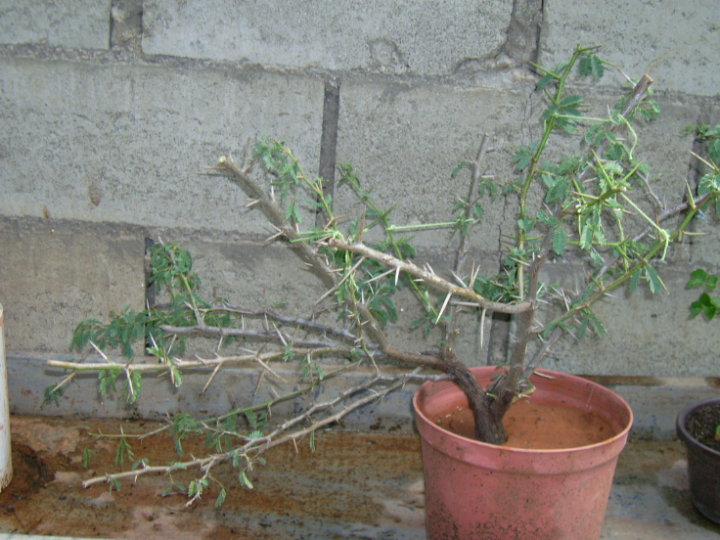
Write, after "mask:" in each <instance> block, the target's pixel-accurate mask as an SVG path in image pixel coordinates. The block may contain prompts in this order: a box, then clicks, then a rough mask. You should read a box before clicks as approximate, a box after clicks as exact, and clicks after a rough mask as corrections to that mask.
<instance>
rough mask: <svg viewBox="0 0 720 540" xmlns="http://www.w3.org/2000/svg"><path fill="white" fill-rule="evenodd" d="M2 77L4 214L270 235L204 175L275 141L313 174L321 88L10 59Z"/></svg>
mask: <svg viewBox="0 0 720 540" xmlns="http://www.w3.org/2000/svg"><path fill="white" fill-rule="evenodd" d="M0 74H1V75H0V87H1V89H2V94H1V96H2V97H0V103H2V109H0V110H2V111H3V112H2V113H0V114H2V121H3V125H4V126H5V129H4V130H3V134H2V135H0V156H2V157H1V158H0V162H1V163H2V166H1V167H2V178H3V185H4V195H5V196H4V197H3V198H2V201H0V214H3V215H14V216H27V215H29V216H40V215H42V214H43V213H47V212H49V214H50V215H51V216H53V217H57V218H66V219H82V220H86V221H91V222H101V221H115V222H124V223H129V224H138V223H141V224H143V225H145V226H167V227H187V228H193V229H194V228H215V229H219V230H237V229H243V230H246V231H251V232H255V233H258V234H259V233H263V234H265V233H267V232H268V230H269V229H268V228H267V227H266V226H265V224H264V223H262V222H260V223H258V220H257V218H256V216H255V215H254V214H252V215H251V214H248V212H247V211H246V210H245V203H246V202H247V197H245V195H244V194H243V193H241V192H240V190H239V189H238V188H237V187H235V186H234V185H232V184H230V183H229V182H228V181H226V180H225V179H222V178H217V177H208V176H205V175H204V173H206V172H208V167H212V166H214V165H216V163H217V159H218V157H219V156H220V155H223V154H228V153H230V154H233V155H235V156H238V155H239V154H241V150H242V148H243V145H244V142H245V139H246V138H248V137H251V138H257V137H259V136H262V135H267V136H270V137H278V138H284V140H285V141H287V142H288V144H289V145H291V146H292V147H293V149H294V150H295V152H296V153H297V156H298V157H299V158H300V159H301V161H302V162H303V164H304V165H305V166H306V168H307V174H308V175H310V176H314V175H316V174H317V172H316V171H317V166H318V161H319V143H320V129H321V125H322V120H321V118H322V102H323V85H322V83H321V82H320V81H318V80H316V79H311V78H307V77H303V76H295V75H284V74H274V73H267V72H262V71H258V70H253V69H247V70H240V71H233V72H228V71H226V70H225V69H222V68H218V69H204V68H201V67H190V66H186V67H182V68H179V69H178V68H176V67H166V66H162V65H155V66H142V65H128V64H117V63H115V64H87V63H80V62H62V61H54V62H45V61H38V60H33V59H14V58H7V59H3V61H2V62H1V63H0ZM238 157H239V156H238ZM44 207H46V209H47V210H44V209H43V208H44Z"/></svg>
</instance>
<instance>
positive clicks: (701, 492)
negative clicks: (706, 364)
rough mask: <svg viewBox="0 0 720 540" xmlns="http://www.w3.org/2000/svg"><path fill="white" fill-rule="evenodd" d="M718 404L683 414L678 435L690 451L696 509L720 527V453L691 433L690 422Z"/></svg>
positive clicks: (716, 401)
mask: <svg viewBox="0 0 720 540" xmlns="http://www.w3.org/2000/svg"><path fill="white" fill-rule="evenodd" d="M712 404H716V405H718V406H720V398H714V399H708V400H705V401H701V402H700V403H695V404H694V405H691V406H690V407H688V408H686V409H685V410H684V411H682V412H681V413H680V414H679V415H678V418H677V424H676V427H677V434H678V437H680V440H681V441H683V442H684V443H685V447H686V448H687V462H688V479H689V480H690V497H691V498H692V502H693V505H695V508H697V509H698V511H699V512H700V513H701V514H703V515H704V516H705V517H707V518H708V519H710V520H711V521H714V522H715V523H720V452H718V451H717V450H714V449H712V448H710V447H709V446H706V445H704V444H703V443H701V442H700V441H698V440H697V439H696V438H695V437H693V436H692V435H691V434H690V432H689V431H688V429H687V426H688V419H689V418H690V417H691V416H692V415H693V413H694V412H696V411H697V410H699V409H701V408H703V407H705V406H708V405H712Z"/></svg>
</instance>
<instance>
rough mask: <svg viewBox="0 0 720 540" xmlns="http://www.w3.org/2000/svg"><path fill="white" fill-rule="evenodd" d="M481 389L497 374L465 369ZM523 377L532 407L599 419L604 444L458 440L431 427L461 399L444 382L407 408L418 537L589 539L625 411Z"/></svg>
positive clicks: (625, 426) (597, 524)
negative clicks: (418, 495) (419, 475)
mask: <svg viewBox="0 0 720 540" xmlns="http://www.w3.org/2000/svg"><path fill="white" fill-rule="evenodd" d="M472 371H473V374H474V375H475V377H476V378H477V379H478V381H480V382H481V383H482V384H483V385H487V384H488V383H489V382H490V380H491V378H492V376H493V375H496V374H497V373H498V371H497V370H496V368H494V367H479V368H473V369H472ZM542 372H543V373H544V374H546V375H549V376H551V377H552V378H546V377H538V376H534V377H533V381H532V382H533V384H534V385H535V386H536V388H537V389H536V390H535V392H534V394H533V396H532V399H533V400H534V401H536V402H538V403H559V404H565V405H569V406H573V407H577V408H580V409H583V410H585V411H587V412H592V413H594V414H598V415H600V416H601V417H602V418H604V419H605V420H606V421H607V422H608V423H609V424H610V426H611V427H612V430H613V432H614V433H615V435H614V436H612V437H611V438H609V439H607V440H605V441H603V442H601V443H598V444H593V445H590V446H582V447H577V448H569V449H563V450H525V449H519V448H511V447H506V446H496V445H492V444H486V443H482V442H479V441H476V440H471V439H467V438H465V437H461V436H459V435H456V434H454V433H452V432H450V431H447V430H445V429H443V428H441V427H439V426H437V425H436V424H435V422H434V420H435V419H436V418H438V417H439V416H441V415H443V414H446V413H448V412H449V411H451V410H453V409H455V408H457V407H458V406H464V407H467V398H466V397H465V394H464V393H463V392H462V391H461V390H460V389H459V388H458V387H457V386H456V385H455V384H453V383H451V382H449V381H442V382H429V383H425V384H424V385H423V386H422V387H421V388H420V389H419V390H418V391H417V393H416V394H415V397H414V398H413V406H414V408H415V413H416V423H417V427H418V430H419V432H420V436H421V439H422V453H423V463H424V471H425V512H426V514H425V522H426V528H427V533H428V538H429V539H431V540H437V539H451V538H457V539H466V538H473V539H483V538H487V539H490V538H492V539H503V540H513V539H515V540H519V539H523V540H524V539H528V540H529V539H533V540H538V539H552V540H561V539H568V540H577V539H580V538H582V539H583V540H590V539H593V538H599V536H600V532H601V529H602V524H603V520H604V517H605V509H606V507H607V501H608V498H609V495H610V488H611V487H612V479H613V474H614V472H615V465H616V464H617V458H618V456H619V455H620V452H621V451H622V449H623V448H624V446H625V443H626V441H627V436H628V432H629V430H630V427H631V425H632V418H633V416H632V411H631V410H630V407H629V406H628V404H627V403H625V401H623V399H622V398H620V397H619V396H617V395H616V394H615V393H613V392H612V391H610V390H608V389H607V388H605V387H603V386H601V385H599V384H596V383H593V382H591V381H587V380H585V379H582V378H580V377H575V376H572V375H567V374H564V373H558V372H553V371H546V370H543V371H542Z"/></svg>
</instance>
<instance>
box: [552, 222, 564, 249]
mask: <svg viewBox="0 0 720 540" xmlns="http://www.w3.org/2000/svg"><path fill="white" fill-rule="evenodd" d="M567 240H568V236H567V233H566V232H565V230H564V229H561V228H559V227H558V228H557V229H555V230H554V231H553V233H552V249H553V251H554V252H555V253H556V254H557V255H562V254H563V252H564V251H565V247H566V246H567Z"/></svg>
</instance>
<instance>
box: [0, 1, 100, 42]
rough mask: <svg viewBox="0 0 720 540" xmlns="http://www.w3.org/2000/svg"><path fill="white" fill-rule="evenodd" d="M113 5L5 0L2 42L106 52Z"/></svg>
mask: <svg viewBox="0 0 720 540" xmlns="http://www.w3.org/2000/svg"><path fill="white" fill-rule="evenodd" d="M111 3H112V2H111V1H110V0H34V1H33V2H16V1H14V0H2V1H0V42H2V43H35V44H41V45H52V46H58V47H69V48H77V49H107V48H109V46H110V5H111Z"/></svg>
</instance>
